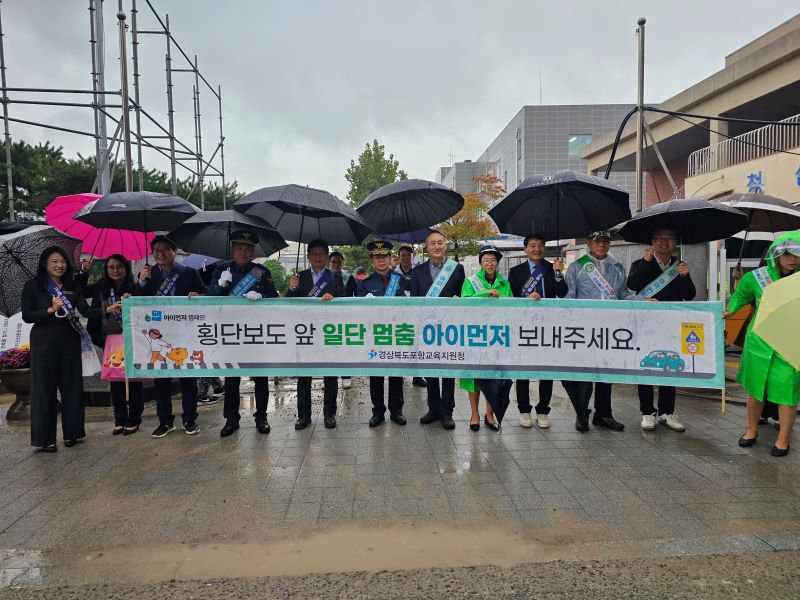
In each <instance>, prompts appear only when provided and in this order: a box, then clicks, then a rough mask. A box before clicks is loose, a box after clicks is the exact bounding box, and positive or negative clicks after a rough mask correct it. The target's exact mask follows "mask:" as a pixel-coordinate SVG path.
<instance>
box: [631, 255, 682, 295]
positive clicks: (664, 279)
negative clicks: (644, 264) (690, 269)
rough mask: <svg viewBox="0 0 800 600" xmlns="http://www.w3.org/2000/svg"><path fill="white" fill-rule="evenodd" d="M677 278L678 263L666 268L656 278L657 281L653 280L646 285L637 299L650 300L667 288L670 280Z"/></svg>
mask: <svg viewBox="0 0 800 600" xmlns="http://www.w3.org/2000/svg"><path fill="white" fill-rule="evenodd" d="M677 276H678V263H677V262H674V263H672V264H671V265H670V266H669V267H667V268H666V269H665V270H664V272H663V273H661V275H659V276H658V278H657V279H654V280H653V281H651V282H650V283H648V284H647V285H646V286H645V288H644V289H643V290H642V291H641V292H639V297H641V298H652V297H653V296H655V295H656V294H657V293H658V292H660V291H661V290H663V289H664V288H665V287H667V286H668V285H669V284H670V283H672V280H673V279H675V278H676V277H677Z"/></svg>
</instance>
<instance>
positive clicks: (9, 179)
mask: <svg viewBox="0 0 800 600" xmlns="http://www.w3.org/2000/svg"><path fill="white" fill-rule="evenodd" d="M0 2H2V0H0ZM3 35H4V34H3V12H2V7H0V82H2V84H3V132H4V134H5V146H6V184H7V185H8V220H9V221H14V220H15V214H14V174H13V173H12V169H11V134H10V133H9V131H8V96H6V89H5V88H6V54H5V51H4V50H3Z"/></svg>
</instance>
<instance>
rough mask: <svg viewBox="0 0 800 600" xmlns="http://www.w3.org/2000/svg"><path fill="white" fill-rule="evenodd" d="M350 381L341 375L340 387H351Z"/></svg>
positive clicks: (347, 388)
mask: <svg viewBox="0 0 800 600" xmlns="http://www.w3.org/2000/svg"><path fill="white" fill-rule="evenodd" d="M352 385H353V384H352V383H351V382H350V378H349V377H342V389H343V390H349V389H350V388H351V387H352Z"/></svg>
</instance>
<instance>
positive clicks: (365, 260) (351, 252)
mask: <svg viewBox="0 0 800 600" xmlns="http://www.w3.org/2000/svg"><path fill="white" fill-rule="evenodd" d="M371 239H372V237H369V238H367V239H366V240H364V243H363V244H362V245H360V246H335V247H334V248H333V250H337V251H339V252H341V253H342V256H344V270H345V271H349V272H350V273H355V272H356V269H357V268H358V267H364V268H365V269H367V270H368V271H369V269H370V264H371V263H370V260H369V250H367V247H366V244H367V242H369V241H370V240H371Z"/></svg>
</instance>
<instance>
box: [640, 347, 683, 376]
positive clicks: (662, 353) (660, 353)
mask: <svg viewBox="0 0 800 600" xmlns="http://www.w3.org/2000/svg"><path fill="white" fill-rule="evenodd" d="M639 366H640V367H641V368H643V369H661V370H663V371H676V372H677V373H680V372H681V371H683V370H684V369H685V368H686V361H685V360H683V359H682V358H681V356H680V354H678V353H677V352H672V351H671V350H653V351H652V352H651V353H650V354H648V355H647V356H645V357H644V358H643V359H642V360H641V361H640V362H639Z"/></svg>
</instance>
